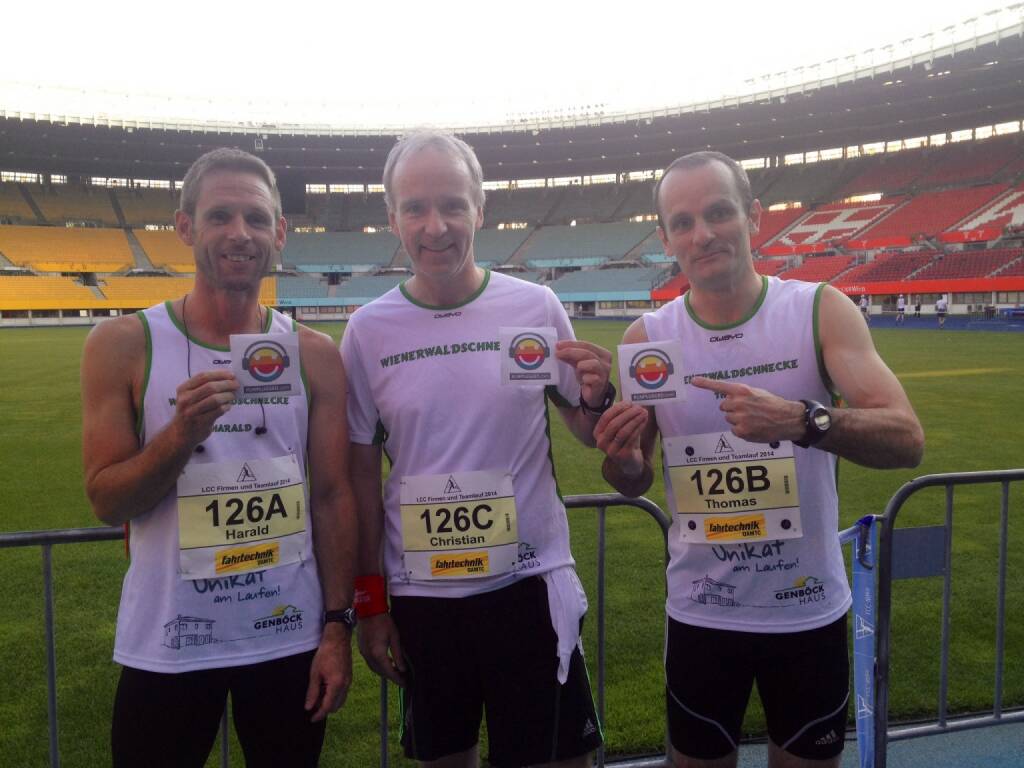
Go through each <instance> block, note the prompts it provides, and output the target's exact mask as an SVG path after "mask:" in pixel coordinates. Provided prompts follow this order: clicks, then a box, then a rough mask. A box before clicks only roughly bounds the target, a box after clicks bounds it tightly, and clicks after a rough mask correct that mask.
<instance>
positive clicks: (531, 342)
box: [508, 333, 551, 371]
mask: <svg viewBox="0 0 1024 768" xmlns="http://www.w3.org/2000/svg"><path fill="white" fill-rule="evenodd" d="M508 356H509V357H511V358H512V359H513V360H514V361H515V364H516V365H518V366H519V367H520V368H522V369H523V370H526V371H533V370H536V369H537V368H540V367H541V366H542V365H543V364H544V361H545V360H547V359H548V358H549V357H550V356H551V348H550V347H549V346H548V345H547V342H546V341H544V337H543V336H539V335H538V334H536V333H520V334H519V335H518V336H516V337H515V338H514V339H512V343H511V344H509V349H508Z"/></svg>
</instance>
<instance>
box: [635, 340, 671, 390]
mask: <svg viewBox="0 0 1024 768" xmlns="http://www.w3.org/2000/svg"><path fill="white" fill-rule="evenodd" d="M674 372H675V367H674V366H673V365H672V361H671V360H670V359H669V358H668V355H666V354H665V353H664V352H662V351H661V350H660V349H643V350H640V351H639V352H637V353H636V354H635V355H633V359H632V360H630V361H629V375H630V377H631V378H632V379H633V380H634V381H636V383H637V384H639V385H640V386H641V387H643V388H644V389H660V388H661V387H663V386H665V383H666V382H667V381H668V377H669V376H671V375H672V374H673V373H674Z"/></svg>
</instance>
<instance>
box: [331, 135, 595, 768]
mask: <svg viewBox="0 0 1024 768" xmlns="http://www.w3.org/2000/svg"><path fill="white" fill-rule="evenodd" d="M384 189H385V202H386V204H387V207H388V216H389V219H390V222H391V227H392V231H394V232H395V234H396V235H398V237H399V239H400V240H401V243H402V246H403V248H404V249H405V252H406V253H407V254H408V256H409V258H410V260H411V262H412V268H413V273H414V274H413V276H412V277H411V278H409V279H408V280H407V281H405V282H404V283H402V285H400V286H398V287H396V288H394V289H392V290H391V291H389V292H387V293H386V294H384V295H383V296H381V297H380V298H378V299H376V300H375V301H373V302H371V303H369V304H367V305H366V306H364V307H361V308H360V309H359V310H358V311H357V312H356V313H355V314H354V315H353V317H352V319H351V320H350V321H349V325H348V328H347V329H346V330H345V335H344V338H343V340H342V355H343V357H344V360H345V369H346V373H347V375H348V377H349V387H350V394H351V397H350V400H349V415H350V418H349V420H350V425H351V436H352V479H353V483H354V485H355V489H356V496H357V499H358V503H359V512H360V532H361V536H360V558H359V565H360V576H358V577H357V578H356V597H355V603H356V609H357V611H358V612H359V648H360V650H361V652H362V654H363V656H364V657H365V658H366V661H367V663H368V664H369V665H370V667H371V668H372V669H373V670H375V671H376V672H377V673H378V674H380V675H383V676H384V677H387V678H388V679H390V680H392V681H394V682H396V683H398V684H399V685H401V686H403V688H402V712H403V715H404V717H403V722H402V734H401V740H402V744H403V746H404V748H405V753H406V755H407V756H408V757H410V758H413V759H416V760H418V761H420V763H421V764H422V765H425V766H432V767H433V768H441V767H443V768H475V766H476V765H478V763H479V757H478V747H477V743H478V740H479V732H480V723H481V718H482V717H483V716H486V718H487V734H488V744H489V755H488V760H489V763H490V765H494V766H502V767H503V768H513V767H515V766H527V765H530V766H539V765H551V766H554V765H557V766H585V765H587V764H589V759H590V757H589V756H590V753H591V752H593V750H594V749H595V748H596V747H597V746H599V745H600V743H601V726H600V723H599V722H598V719H597V714H596V712H595V707H594V701H593V697H592V695H591V691H590V685H589V682H588V679H587V673H586V668H585V666H584V664H583V658H582V655H581V647H580V643H579V634H580V623H581V620H582V617H583V614H584V612H585V610H586V599H585V597H584V595H583V591H582V588H581V587H580V584H579V580H578V579H577V578H576V574H575V571H574V570H573V560H572V555H571V554H570V552H569V530H568V524H567V521H566V516H565V509H564V507H563V506H562V503H561V499H560V498H559V494H558V487H557V484H556V482H555V476H554V467H553V465H552V460H551V443H550V438H549V428H548V426H549V425H548V421H547V418H548V408H547V401H548V400H549V399H550V400H551V401H552V402H553V403H555V405H556V406H557V408H558V412H559V414H560V415H561V416H562V418H563V419H564V420H565V422H566V424H567V425H568V427H569V429H570V430H571V431H572V432H573V434H574V435H575V436H576V437H577V438H578V439H579V440H581V441H582V442H584V443H588V444H590V445H593V429H594V425H595V424H596V423H597V418H598V415H599V414H600V413H601V412H602V411H603V410H604V409H606V408H607V407H608V406H609V405H610V403H611V401H612V399H614V389H611V388H610V387H609V383H608V372H609V369H610V367H611V354H610V353H609V352H608V351H607V350H605V349H602V348H600V347H598V346H596V345H593V344H589V343H587V342H583V341H577V340H575V339H574V336H573V331H572V326H571V325H570V324H569V319H568V317H567V316H566V313H565V310H564V309H563V308H562V305H561V304H560V303H559V301H558V299H557V298H556V297H555V295H554V294H553V293H552V292H551V290H550V289H549V288H547V287H544V286H540V285H535V284H532V283H527V282H525V281H523V280H519V279H518V278H514V277H510V276H508V275H503V274H499V273H496V272H491V271H489V270H485V269H482V268H480V267H478V266H477V265H476V262H475V258H474V249H473V244H474V237H475V235H476V231H477V230H478V229H479V228H480V227H481V225H482V223H483V214H484V210H483V205H484V190H483V172H482V170H481V167H480V163H479V161H478V160H477V158H476V155H475V153H474V152H473V150H472V149H471V148H470V147H469V146H468V145H467V144H466V143H465V142H463V141H461V140H460V139H457V138H455V137H454V136H451V135H448V134H444V133H438V132H432V131H418V132H414V133H412V134H410V135H408V136H405V137H403V138H402V139H401V140H400V141H399V142H398V143H397V144H396V145H395V146H394V147H393V148H392V150H391V152H390V154H389V155H388V158H387V162H386V163H385V167H384ZM502 328H506V329H507V328H515V329H517V330H516V331H515V334H516V335H515V336H514V337H513V338H512V339H511V340H509V341H506V342H505V343H506V344H507V346H503V345H502V342H501V339H502V338H503V336H502V330H501V329H502ZM544 329H547V330H544ZM541 331H543V332H544V333H545V334H548V335H546V336H543V335H541ZM515 339H520V342H519V344H517V343H516V342H515ZM518 354H522V355H523V357H522V358H521V359H520V362H522V363H523V365H524V366H525V368H528V369H531V370H534V369H536V367H537V366H538V365H539V364H542V362H541V361H542V359H547V358H549V357H556V358H557V359H558V361H559V363H558V364H557V366H556V370H555V371H554V372H549V373H546V374H544V375H546V376H549V378H548V379H546V380H545V381H544V382H543V383H542V384H534V385H530V386H521V385H518V384H516V383H515V381H519V380H520V379H517V380H515V381H513V382H512V383H510V384H503V383H502V381H503V379H502V373H501V372H502V367H503V364H505V365H508V366H512V365H513V361H512V360H511V358H512V356H513V355H518ZM516 370H519V369H518V368H517V369H516ZM517 375H523V376H527V377H528V376H532V375H534V374H531V373H530V372H529V371H526V370H525V369H524V371H523V372H522V373H518V374H517ZM523 380H527V381H529V379H523ZM382 454H387V457H388V460H389V464H390V474H389V476H388V479H387V483H386V486H385V489H384V493H383V495H382V493H381V458H382ZM386 593H387V594H386ZM388 596H389V597H390V600H391V605H390V612H389V611H388V603H387V597H388Z"/></svg>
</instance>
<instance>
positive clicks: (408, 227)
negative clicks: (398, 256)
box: [388, 146, 484, 293]
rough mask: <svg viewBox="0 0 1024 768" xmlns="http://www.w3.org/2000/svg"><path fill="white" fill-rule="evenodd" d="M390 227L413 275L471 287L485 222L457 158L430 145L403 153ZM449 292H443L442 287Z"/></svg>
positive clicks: (395, 179)
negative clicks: (475, 253)
mask: <svg viewBox="0 0 1024 768" xmlns="http://www.w3.org/2000/svg"><path fill="white" fill-rule="evenodd" d="M391 185H392V197H393V202H392V205H393V210H391V211H389V212H388V220H389V221H390V223H391V229H392V230H393V231H394V232H395V233H396V234H397V235H398V237H399V239H400V240H401V241H402V246H403V247H404V248H405V251H406V253H408V254H409V258H410V260H411V261H412V267H413V272H414V273H415V275H416V279H419V280H424V281H426V282H429V283H434V284H437V285H438V286H445V287H452V286H459V285H461V284H462V283H463V282H465V283H466V285H467V286H471V287H470V288H469V291H468V293H471V292H472V290H473V289H474V288H475V274H476V264H475V262H474V257H473V238H474V236H475V235H476V230H478V229H480V227H481V226H482V225H483V220H484V213H483V209H482V208H480V207H479V205H478V204H477V203H476V201H475V197H474V194H473V182H472V178H471V176H470V173H469V170H468V169H467V168H466V164H465V163H464V162H463V161H462V160H461V158H458V157H455V156H454V155H452V154H450V153H448V152H445V151H443V150H440V149H437V148H435V147H432V146H427V147H424V148H423V149H420V150H418V151H415V152H413V153H412V154H409V155H406V156H404V157H402V158H401V159H400V160H399V161H398V163H397V165H396V166H395V169H394V175H393V177H392V180H391ZM446 292H447V291H446Z"/></svg>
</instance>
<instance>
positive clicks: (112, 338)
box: [81, 316, 238, 525]
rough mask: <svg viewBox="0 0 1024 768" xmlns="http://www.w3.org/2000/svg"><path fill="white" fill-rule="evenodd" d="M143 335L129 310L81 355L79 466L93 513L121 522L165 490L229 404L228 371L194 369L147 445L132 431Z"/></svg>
mask: <svg viewBox="0 0 1024 768" xmlns="http://www.w3.org/2000/svg"><path fill="white" fill-rule="evenodd" d="M145 360H146V339H145V333H144V331H143V328H142V323H141V321H140V320H139V319H138V318H137V317H134V316H131V317H121V318H116V319H112V320H107V321H104V322H102V323H100V324H99V325H97V326H96V327H95V328H93V329H92V331H91V332H90V333H89V336H88V338H87V339H86V341H85V348H84V350H83V353H82V375H81V378H82V464H83V468H84V474H85V491H86V494H87V495H88V497H89V501H90V503H91V504H92V508H93V512H94V513H95V515H96V517H97V518H99V519H100V520H101V521H102V522H104V523H106V524H107V525H120V524H121V523H124V522H127V521H128V520H131V519H132V518H134V517H137V516H138V515H141V514H143V513H145V512H148V511H149V510H150V509H152V508H153V507H154V506H156V504H157V503H158V502H159V501H160V500H161V499H162V498H163V497H164V496H165V495H166V494H167V493H168V491H170V490H171V489H172V488H173V487H174V485H175V483H176V482H177V480H178V475H179V474H180V473H181V470H182V469H183V468H184V466H185V464H186V463H188V459H189V457H190V456H191V455H192V452H193V451H194V450H195V447H196V446H197V445H199V443H201V442H202V441H203V440H205V439H206V438H207V437H208V436H209V434H210V431H211V430H212V428H213V424H214V422H215V421H216V420H217V419H218V418H220V416H222V415H223V414H224V413H226V412H227V411H228V410H229V409H230V408H231V400H232V399H233V397H234V391H235V389H236V388H237V386H238V385H237V383H236V382H235V379H234V377H233V376H232V375H231V374H230V373H229V372H226V371H225V372H220V371H210V372H206V373H200V374H197V375H196V376H193V377H192V378H191V379H189V380H188V381H185V382H184V383H182V384H181V386H179V387H178V390H177V406H176V410H175V415H174V418H173V419H172V420H171V421H170V422H169V423H168V424H167V426H166V427H164V428H163V429H162V430H161V431H160V432H159V433H158V434H157V435H155V436H154V437H153V438H152V439H151V440H150V441H149V443H147V444H146V446H145V447H142V446H140V440H139V436H138V434H137V433H136V423H135V422H136V418H137V414H138V405H139V401H140V400H141V398H142V396H143V392H142V378H143V374H144V369H145Z"/></svg>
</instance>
